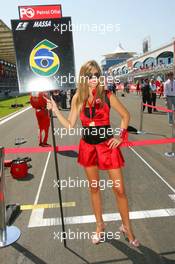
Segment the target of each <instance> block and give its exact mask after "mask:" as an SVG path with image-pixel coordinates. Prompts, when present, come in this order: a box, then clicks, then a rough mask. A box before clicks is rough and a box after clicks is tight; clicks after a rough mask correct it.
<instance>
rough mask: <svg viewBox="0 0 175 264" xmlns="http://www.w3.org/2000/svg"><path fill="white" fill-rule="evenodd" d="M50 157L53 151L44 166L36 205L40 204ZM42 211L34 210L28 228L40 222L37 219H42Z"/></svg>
mask: <svg viewBox="0 0 175 264" xmlns="http://www.w3.org/2000/svg"><path fill="white" fill-rule="evenodd" d="M50 155H51V151H50V152H49V154H48V156H47V160H46V163H45V166H44V170H43V174H42V177H41V180H40V184H39V187H38V191H37V194H36V197H35V201H34V205H36V204H37V203H38V200H39V196H40V192H41V188H42V185H43V181H44V177H45V174H46V170H47V166H48V163H49V159H50ZM42 211H43V213H44V209H43V208H42V209H33V210H32V212H31V215H30V219H29V224H28V227H29V226H30V225H31V223H35V222H36V223H37V222H38V220H37V219H41V212H42ZM43 213H42V215H43Z"/></svg>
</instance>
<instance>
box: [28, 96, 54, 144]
mask: <svg viewBox="0 0 175 264" xmlns="http://www.w3.org/2000/svg"><path fill="white" fill-rule="evenodd" d="M47 97H48V94H47V93H43V92H39V93H38V92H37V93H32V94H31V96H30V103H31V105H32V107H33V108H34V109H35V114H36V118H37V121H38V127H39V135H38V139H39V146H41V147H49V146H51V145H50V144H48V143H47V140H48V135H49V127H50V116H49V111H48V110H47V101H46V99H45V98H47ZM43 132H44V133H45V135H44V138H43Z"/></svg>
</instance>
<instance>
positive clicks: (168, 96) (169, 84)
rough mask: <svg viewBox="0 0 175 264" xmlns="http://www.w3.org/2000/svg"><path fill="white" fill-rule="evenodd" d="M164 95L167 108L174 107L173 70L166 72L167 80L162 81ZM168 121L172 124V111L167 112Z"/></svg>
mask: <svg viewBox="0 0 175 264" xmlns="http://www.w3.org/2000/svg"><path fill="white" fill-rule="evenodd" d="M164 97H165V100H166V104H167V107H168V109H170V110H174V109H175V80H174V74H173V72H169V73H168V74H167V80H166V82H165V83H164ZM168 122H169V125H170V126H172V124H173V113H168Z"/></svg>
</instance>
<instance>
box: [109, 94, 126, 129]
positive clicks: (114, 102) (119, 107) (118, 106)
mask: <svg viewBox="0 0 175 264" xmlns="http://www.w3.org/2000/svg"><path fill="white" fill-rule="evenodd" d="M110 105H111V107H112V108H113V109H114V110H115V111H116V112H118V113H119V115H120V116H121V125H120V127H121V128H125V129H127V128H128V124H129V120H130V114H129V112H128V110H127V109H126V108H125V107H124V105H123V104H122V103H121V102H120V101H119V99H118V98H117V97H116V96H115V95H114V94H112V95H111V96H110Z"/></svg>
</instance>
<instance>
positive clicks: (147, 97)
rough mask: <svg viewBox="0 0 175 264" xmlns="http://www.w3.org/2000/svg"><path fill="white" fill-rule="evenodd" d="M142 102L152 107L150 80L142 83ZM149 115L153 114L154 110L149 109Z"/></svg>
mask: <svg viewBox="0 0 175 264" xmlns="http://www.w3.org/2000/svg"><path fill="white" fill-rule="evenodd" d="M142 102H143V104H149V105H151V88H150V85H149V80H148V79H145V80H144V81H143V83H142ZM144 110H145V105H143V111H144ZM148 113H149V114H151V113H152V108H151V107H148Z"/></svg>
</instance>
